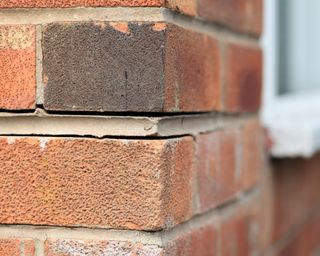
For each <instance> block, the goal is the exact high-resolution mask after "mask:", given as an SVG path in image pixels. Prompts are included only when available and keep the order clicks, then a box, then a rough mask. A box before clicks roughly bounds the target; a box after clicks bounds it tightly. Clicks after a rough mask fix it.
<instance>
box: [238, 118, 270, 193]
mask: <svg viewBox="0 0 320 256" xmlns="http://www.w3.org/2000/svg"><path fill="white" fill-rule="evenodd" d="M241 144H242V157H241V158H242V187H243V189H244V190H248V189H250V188H251V187H253V186H255V185H257V184H258V183H259V181H260V180H261V174H262V171H263V169H264V157H265V155H264V153H265V152H264V149H265V148H264V137H263V130H262V127H261V126H260V124H259V122H258V120H253V121H249V122H247V123H246V124H244V126H243V128H242V133H241Z"/></svg>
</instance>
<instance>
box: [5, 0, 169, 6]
mask: <svg viewBox="0 0 320 256" xmlns="http://www.w3.org/2000/svg"><path fill="white" fill-rule="evenodd" d="M163 2H164V0H63V1H61V0H60V1H51V0H32V1H30V0H3V1H1V2H0V8H31V7H46V8H52V7H80V6H86V7H90V6H91V7H101V6H161V5H162V4H163Z"/></svg>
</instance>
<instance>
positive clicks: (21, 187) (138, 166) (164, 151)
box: [0, 138, 194, 230]
mask: <svg viewBox="0 0 320 256" xmlns="http://www.w3.org/2000/svg"><path fill="white" fill-rule="evenodd" d="M0 145H1V146H0V162H1V163H2V167H3V168H2V175H1V176H0V177H1V178H0V197H1V202H0V207H1V209H2V210H1V213H0V221H1V223H7V224H19V223H20V224H25V223H29V224H39V225H40V224H41V225H56V226H87V227H112V228H123V229H139V230H155V229H161V228H165V227H169V226H172V225H175V224H177V223H180V222H181V221H184V220H186V219H188V218H189V217H190V215H191V214H192V200H191V198H192V191H191V188H192V186H191V178H192V176H193V174H192V171H193V167H192V166H193V157H194V149H193V143H192V139H191V138H184V139H178V140H168V141H166V140H152V141H134V140H133V141H124V140H101V141H100V140H91V139H67V138H63V139H62V138H61V139H59V138H57V139H45V138H40V139H37V138H16V139H6V138H2V139H1V140H0ZM26 152H28V154H26Z"/></svg>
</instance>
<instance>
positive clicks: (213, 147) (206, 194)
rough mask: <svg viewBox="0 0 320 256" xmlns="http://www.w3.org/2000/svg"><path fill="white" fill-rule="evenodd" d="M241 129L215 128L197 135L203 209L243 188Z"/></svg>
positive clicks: (232, 195)
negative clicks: (211, 131)
mask: <svg viewBox="0 0 320 256" xmlns="http://www.w3.org/2000/svg"><path fill="white" fill-rule="evenodd" d="M237 135H238V133H237V132H235V131H234V132H233V131H229V132H214V133H210V134H204V135H200V136H199V137H198V138H197V145H198V150H197V162H198V164H197V172H198V189H199V203H200V212H204V211H206V210H209V209H211V208H213V207H215V206H217V205H218V204H221V203H222V202H225V201H227V200H229V199H230V198H232V197H234V196H235V195H236V193H237V192H239V191H240V182H241V173H240V171H241V169H239V168H240V166H239V163H237V159H238V158H239V157H238V154H239V152H237V151H238V148H237Z"/></svg>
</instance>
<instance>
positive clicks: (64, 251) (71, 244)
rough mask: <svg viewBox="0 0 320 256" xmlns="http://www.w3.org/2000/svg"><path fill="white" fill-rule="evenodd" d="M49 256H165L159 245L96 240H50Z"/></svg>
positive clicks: (47, 248)
mask: <svg viewBox="0 0 320 256" xmlns="http://www.w3.org/2000/svg"><path fill="white" fill-rule="evenodd" d="M45 252H46V255H47V256H66V255H68V256H69V255H70V256H71V255H94V256H104V255H145V256H147V255H153V256H161V255H163V254H162V252H163V250H162V249H161V248H160V247H159V246H157V245H143V244H140V243H131V242H119V241H96V240H71V239H48V240H47V241H46V243H45Z"/></svg>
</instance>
